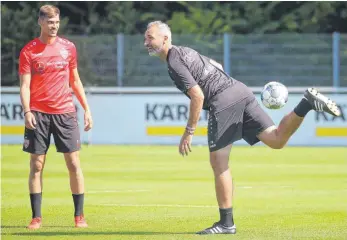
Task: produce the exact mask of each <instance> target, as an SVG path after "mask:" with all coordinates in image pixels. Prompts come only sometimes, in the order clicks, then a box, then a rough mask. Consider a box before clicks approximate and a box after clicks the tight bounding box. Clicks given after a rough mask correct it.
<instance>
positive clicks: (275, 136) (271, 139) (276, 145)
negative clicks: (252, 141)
mask: <svg viewBox="0 0 347 240" xmlns="http://www.w3.org/2000/svg"><path fill="white" fill-rule="evenodd" d="M257 137H258V138H259V140H260V141H262V142H263V143H265V144H266V145H267V146H269V147H270V148H272V149H282V148H283V147H284V146H285V145H286V144H287V142H286V141H284V140H283V139H282V138H281V137H280V135H279V133H278V128H277V127H276V126H271V127H269V128H268V129H266V130H264V131H263V132H262V133H260V134H259V135H258V136H257Z"/></svg>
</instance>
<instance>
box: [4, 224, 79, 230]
mask: <svg viewBox="0 0 347 240" xmlns="http://www.w3.org/2000/svg"><path fill="white" fill-rule="evenodd" d="M44 227H47V228H74V227H73V226H72V225H69V226H50V225H45V226H44ZM6 228H23V229H26V228H27V226H1V229H6Z"/></svg>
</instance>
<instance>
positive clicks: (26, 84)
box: [19, 73, 31, 114]
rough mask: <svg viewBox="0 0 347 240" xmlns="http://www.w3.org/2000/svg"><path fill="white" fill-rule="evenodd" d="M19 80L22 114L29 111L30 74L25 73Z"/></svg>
mask: <svg viewBox="0 0 347 240" xmlns="http://www.w3.org/2000/svg"><path fill="white" fill-rule="evenodd" d="M19 78H20V100H21V102H22V106H23V111H24V114H25V113H26V112H29V111H30V82H31V74H30V73H25V74H22V75H20V76H19Z"/></svg>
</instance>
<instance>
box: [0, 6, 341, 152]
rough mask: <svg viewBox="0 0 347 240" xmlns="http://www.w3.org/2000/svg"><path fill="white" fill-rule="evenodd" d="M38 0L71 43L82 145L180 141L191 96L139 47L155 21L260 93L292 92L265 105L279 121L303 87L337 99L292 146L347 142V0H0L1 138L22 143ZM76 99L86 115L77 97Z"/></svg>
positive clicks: (311, 118)
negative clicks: (86, 118)
mask: <svg viewBox="0 0 347 240" xmlns="http://www.w3.org/2000/svg"><path fill="white" fill-rule="evenodd" d="M44 4H53V5H56V6H58V7H59V8H60V11H61V27H60V36H63V37H65V38H67V39H69V40H71V41H72V42H74V43H75V45H76V47H77V51H78V68H79V73H80V76H81V79H82V81H83V83H84V85H85V89H86V92H87V97H88V102H89V104H90V106H91V109H92V113H93V118H94V122H95V126H94V128H93V130H92V132H88V133H84V132H83V129H81V132H82V140H83V142H85V143H96V144H173V145H175V144H177V142H179V140H180V136H181V134H182V132H183V131H184V126H185V124H186V120H187V116H188V113H189V111H188V109H189V100H188V99H187V98H186V97H185V96H184V95H182V94H181V93H180V92H178V90H177V89H176V88H175V87H174V86H173V83H172V80H171V79H170V78H169V76H168V73H167V68H166V65H165V63H162V62H160V60H159V59H158V58H154V57H149V56H148V53H147V50H146V49H145V48H144V46H143V39H144V37H143V34H144V32H145V30H146V26H147V24H148V23H149V22H150V21H153V20H161V21H164V22H167V23H168V24H169V26H170V27H171V30H172V33H173V44H176V45H183V46H188V47H191V48H194V49H196V50H197V51H199V52H200V53H202V54H204V55H207V56H209V57H211V58H213V59H215V60H216V61H218V62H220V63H221V64H222V65H223V66H224V69H225V71H226V72H227V73H229V74H230V75H231V76H232V77H234V78H236V79H238V80H240V81H242V82H244V83H245V84H247V85H248V86H250V87H251V88H252V89H253V91H254V92H255V93H256V94H257V97H258V98H259V92H260V91H261V89H262V86H264V84H266V83H267V82H269V81H279V82H281V83H283V84H285V85H286V86H287V87H288V89H289V93H290V94H289V101H288V103H287V105H286V106H285V107H284V108H282V109H280V110H278V111H270V110H268V109H265V110H266V111H267V112H268V113H269V115H270V116H271V117H272V119H274V121H275V123H277V124H278V123H279V122H280V120H281V118H282V117H283V115H284V114H287V113H288V112H289V111H291V110H292V109H293V108H294V107H295V105H296V104H297V102H298V101H300V99H301V97H302V93H303V91H304V90H305V89H306V87H308V86H315V87H318V88H320V89H321V90H322V91H323V92H324V93H325V94H328V95H329V96H331V97H333V98H334V100H335V101H336V102H337V104H338V105H339V107H340V108H341V111H342V113H343V114H342V117H340V118H332V117H331V116H329V115H326V114H324V113H315V112H312V113H310V114H309V115H308V117H307V120H305V122H304V124H303V126H302V128H300V130H299V131H298V132H297V133H296V134H295V135H294V137H293V138H292V139H291V140H290V141H289V143H288V144H289V145H314V146H316V145H329V146H330V145H334V146H335V145H338V146H341V145H344V146H345V145H347V128H346V125H347V124H346V119H347V117H345V115H346V114H347V112H346V110H347V102H346V101H347V100H346V99H347V97H346V93H347V2H328V1H327V2H324V1H322V2H311V1H310V2H302V1H300V2H217V1H216V2H75V1H74V2H65V1H62V2H55V1H53V2H2V3H1V52H2V54H1V86H2V89H1V95H2V103H1V116H2V117H1V121H2V126H1V136H2V142H3V143H16V144H20V143H22V141H23V140H22V138H23V121H24V120H23V113H22V107H21V103H20V99H19V88H18V86H19V80H18V79H19V77H18V73H17V71H18V70H17V69H18V57H19V52H20V50H21V48H22V47H23V46H24V45H25V44H26V43H27V42H29V41H30V40H31V39H33V38H35V37H38V36H39V34H40V28H39V26H38V24H37V18H38V10H39V8H40V7H41V6H42V5H44ZM76 106H77V110H78V113H79V119H80V121H83V115H81V114H83V111H81V110H82V109H81V110H79V109H80V105H79V103H77V102H76ZM129 109H130V110H131V111H129ZM80 125H81V126H83V122H81V124H80ZM206 125H207V114H206V113H202V117H201V121H200V122H199V126H200V127H201V129H199V131H197V133H200V134H196V137H195V139H194V142H195V143H196V144H206V132H207V128H206ZM123 126H131V128H130V129H125V128H124V127H123ZM240 144H245V142H243V141H240Z"/></svg>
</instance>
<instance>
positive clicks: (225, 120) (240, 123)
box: [208, 95, 274, 152]
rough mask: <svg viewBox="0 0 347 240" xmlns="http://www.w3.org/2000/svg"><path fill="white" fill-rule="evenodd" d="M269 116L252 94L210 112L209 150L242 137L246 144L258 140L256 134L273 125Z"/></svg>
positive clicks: (216, 148) (211, 150) (219, 147)
mask: <svg viewBox="0 0 347 240" xmlns="http://www.w3.org/2000/svg"><path fill="white" fill-rule="evenodd" d="M273 125H274V122H273V121H272V119H271V118H270V116H269V115H268V114H267V113H266V112H265V111H264V110H263V109H262V108H261V106H260V105H259V103H258V101H257V99H256V98H255V97H254V95H252V96H249V97H247V98H245V99H243V100H241V101H240V102H237V103H235V104H233V105H231V106H229V107H227V108H226V109H224V110H222V111H219V112H216V113H211V114H210V115H209V119H208V145H209V148H210V152H214V151H217V150H219V149H221V148H224V147H226V146H228V145H229V144H231V143H233V142H235V141H237V140H240V139H242V138H243V139H244V140H245V141H246V142H247V143H248V144H250V145H254V144H256V143H257V142H259V139H258V138H257V135H258V134H259V133H261V132H262V131H264V130H265V129H267V128H268V127H270V126H273Z"/></svg>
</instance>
